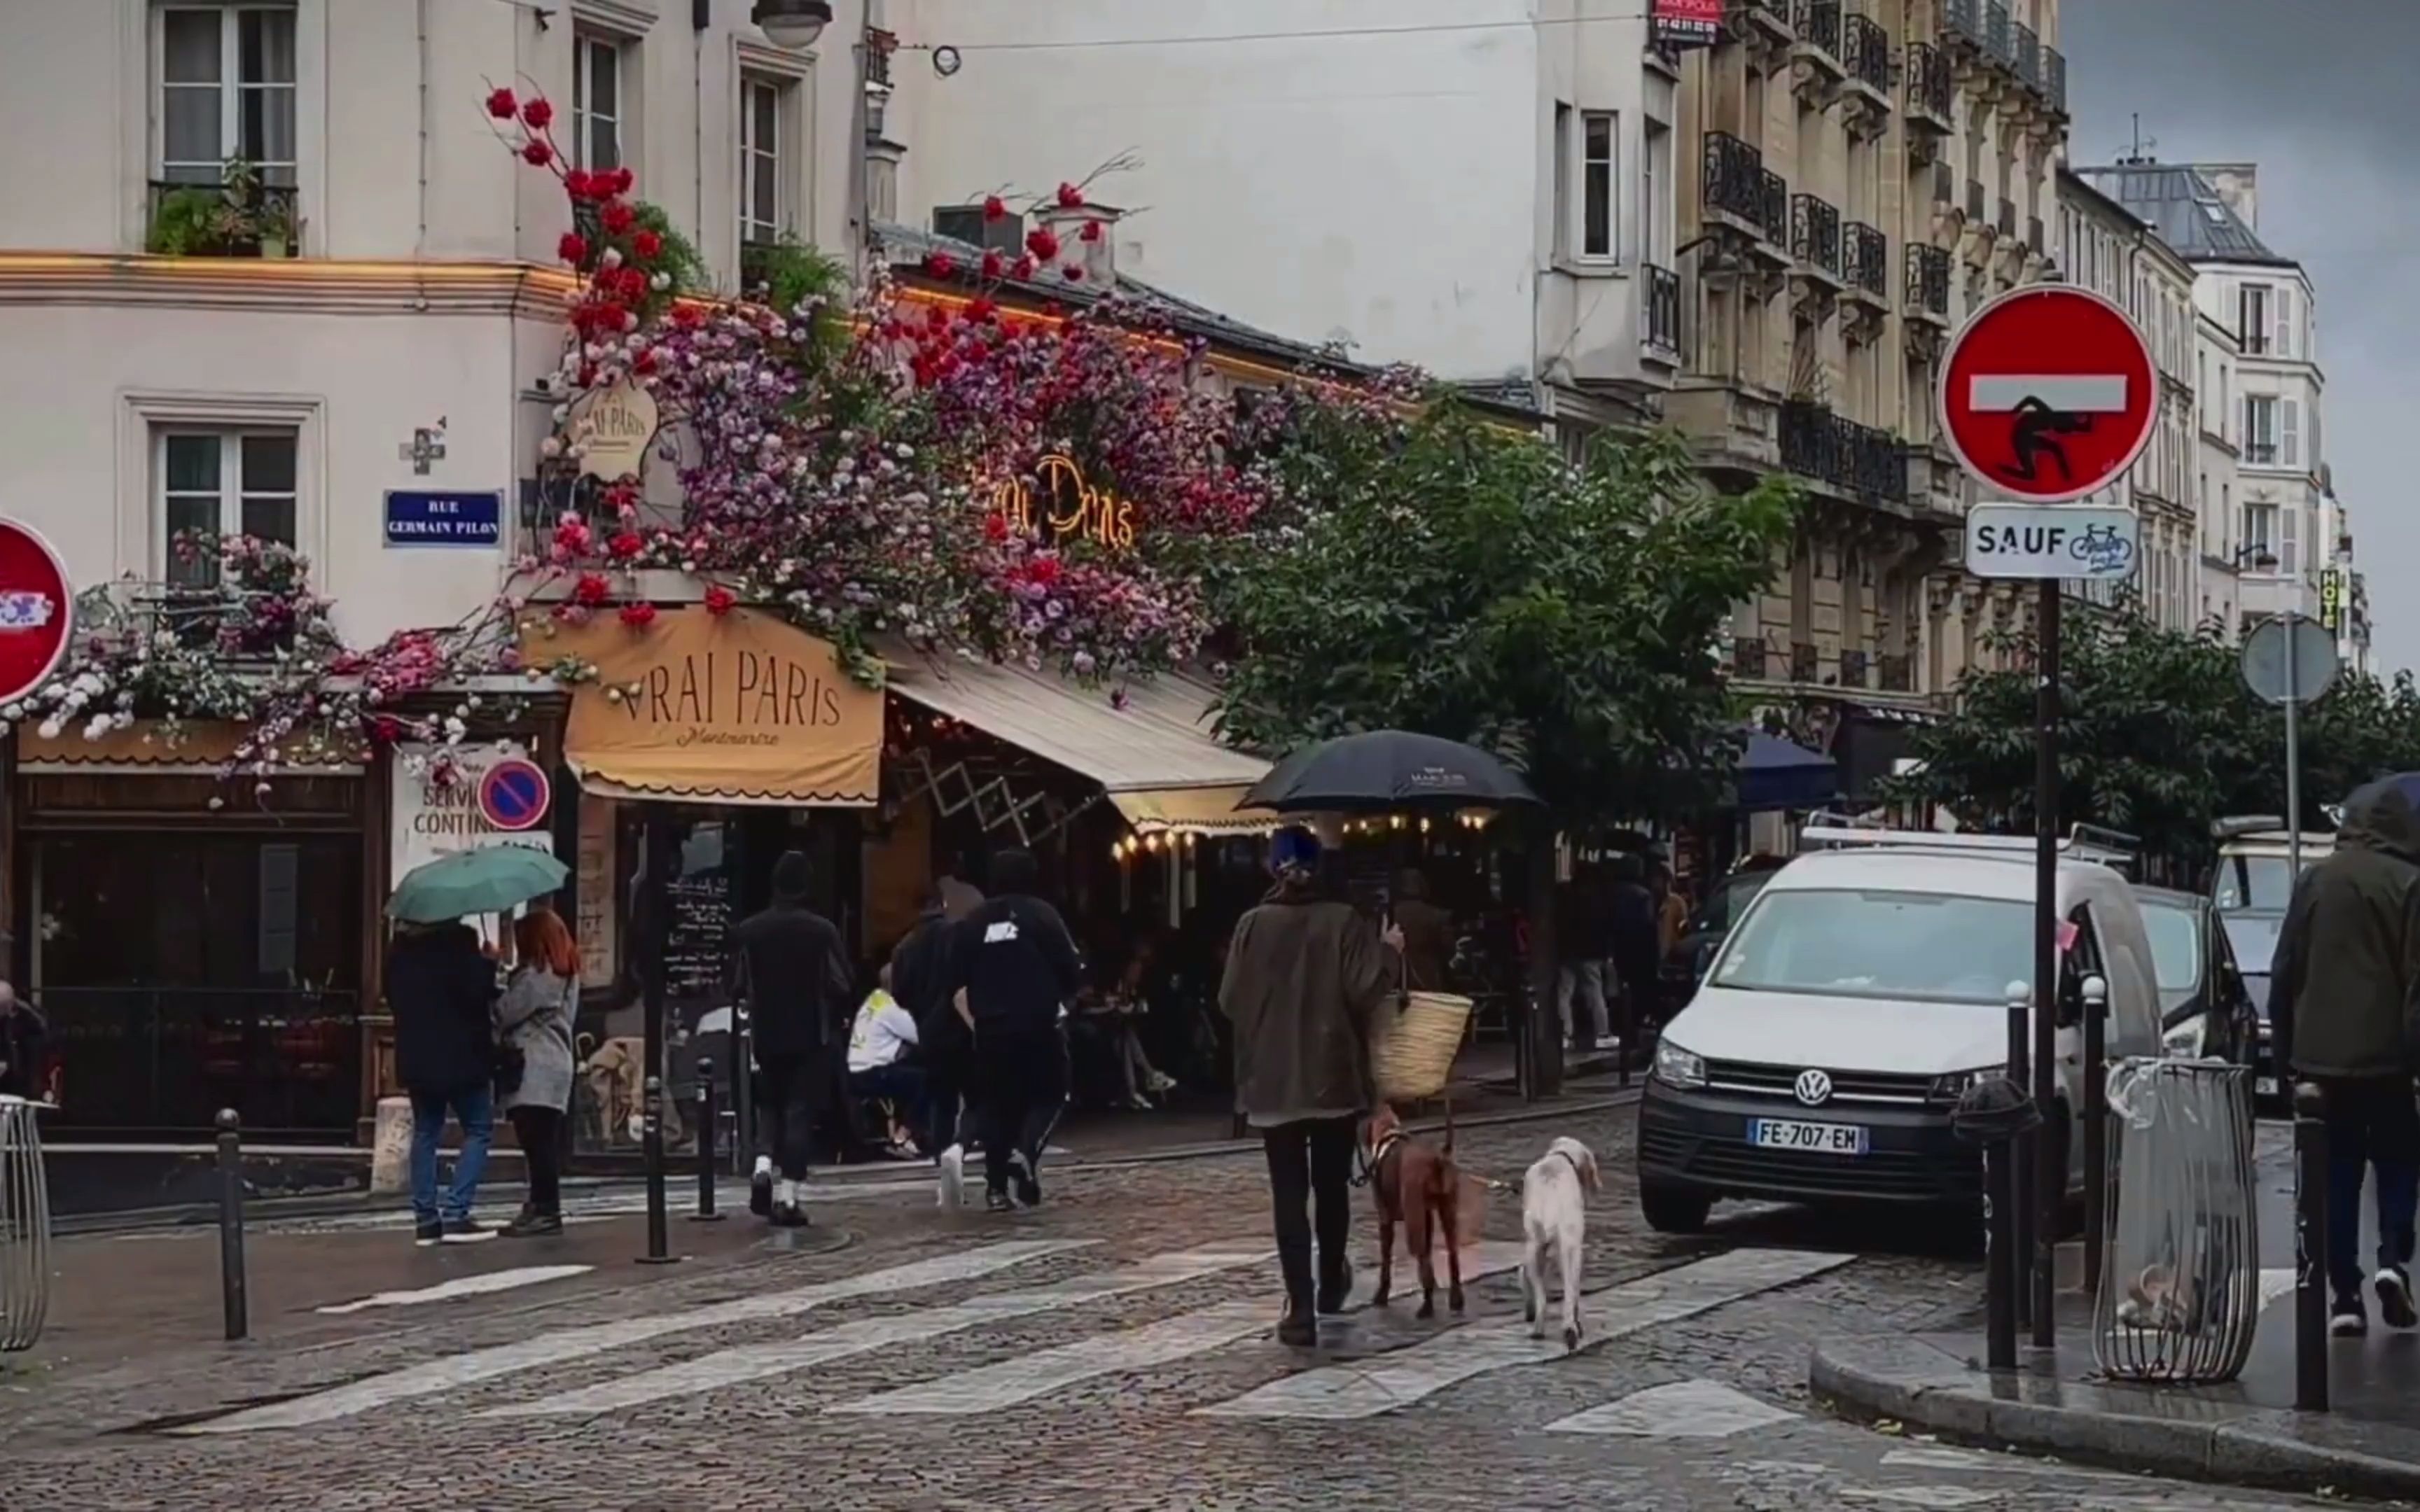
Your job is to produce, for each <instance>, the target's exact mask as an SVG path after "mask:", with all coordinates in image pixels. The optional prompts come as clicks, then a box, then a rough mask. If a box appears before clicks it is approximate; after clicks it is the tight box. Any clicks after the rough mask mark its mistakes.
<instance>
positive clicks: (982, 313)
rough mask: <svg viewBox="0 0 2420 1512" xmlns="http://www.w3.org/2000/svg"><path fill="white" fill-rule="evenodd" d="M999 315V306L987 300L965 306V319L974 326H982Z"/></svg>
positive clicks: (976, 301)
mask: <svg viewBox="0 0 2420 1512" xmlns="http://www.w3.org/2000/svg"><path fill="white" fill-rule="evenodd" d="M999 313H1000V306H999V305H997V304H994V303H992V302H991V301H989V300H982V299H979V300H975V301H971V302H970V303H969V304H968V305H967V319H968V320H969V322H970V323H972V324H975V325H981V324H983V323H984V322H985V321H986V320H988V319H990V318H991V317H992V316H995V315H998V314H999Z"/></svg>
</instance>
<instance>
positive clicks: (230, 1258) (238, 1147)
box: [218, 1108, 252, 1339]
mask: <svg viewBox="0 0 2420 1512" xmlns="http://www.w3.org/2000/svg"><path fill="white" fill-rule="evenodd" d="M218 1126H219V1291H220V1300H221V1302H222V1304H224V1307H225V1313H226V1336H227V1337H228V1338H230V1339H240V1338H242V1337H243V1336H244V1335H246V1334H248V1333H250V1332H251V1329H252V1318H251V1308H250V1306H249V1303H248V1299H247V1298H246V1296H245V1287H244V1271H243V1135H242V1134H241V1133H240V1129H241V1126H242V1120H241V1119H238V1118H237V1117H236V1113H235V1109H233V1108H221V1109H219V1117H218Z"/></svg>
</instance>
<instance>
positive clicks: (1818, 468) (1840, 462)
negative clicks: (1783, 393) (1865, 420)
mask: <svg viewBox="0 0 2420 1512" xmlns="http://www.w3.org/2000/svg"><path fill="white" fill-rule="evenodd" d="M1780 428H1781V436H1780V440H1781V465H1782V466H1783V467H1786V468H1788V469H1789V470H1790V471H1792V472H1796V473H1799V474H1801V475H1802V476H1805V477H1809V478H1819V479H1821V480H1823V482H1825V483H1828V484H1831V485H1832V486H1835V487H1837V488H1840V489H1842V490H1844V491H1846V492H1849V493H1854V494H1856V495H1858V496H1860V497H1863V498H1877V499H1890V500H1896V501H1902V502H1904V501H1905V500H1906V499H1907V459H1906V457H1905V456H1904V455H1902V454H1901V453H1900V445H1899V439H1898V438H1897V437H1895V436H1893V435H1891V434H1890V433H1889V432H1888V431H1883V430H1876V429H1875V428H1874V427H1872V426H1871V425H1860V424H1857V423H1856V422H1855V421H1854V420H1849V419H1846V418H1844V417H1842V416H1839V415H1836V414H1834V413H1833V412H1832V411H1831V410H1830V409H1828V408H1826V407H1825V406H1823V405H1821V404H1817V403H1815V402H1813V401H1812V400H1807V399H1792V400H1790V401H1788V402H1787V403H1785V404H1783V405H1782V407H1781V427H1780Z"/></svg>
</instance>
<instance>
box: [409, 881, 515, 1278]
mask: <svg viewBox="0 0 2420 1512" xmlns="http://www.w3.org/2000/svg"><path fill="white" fill-rule="evenodd" d="M386 1000H387V1007H388V1009H389V1010H390V1011H392V1012H393V1013H394V1014H395V1068H396V1079H397V1080H399V1081H400V1082H402V1084H403V1089H404V1090H405V1091H406V1092H408V1093H410V1094H411V1215H412V1218H413V1220H414V1223H413V1229H412V1238H413V1242H416V1243H421V1244H435V1243H438V1242H444V1243H448V1244H463V1243H469V1242H473V1241H474V1240H481V1239H492V1238H493V1237H495V1236H494V1231H493V1230H491V1229H488V1228H483V1227H480V1226H479V1225H478V1224H477V1223H475V1222H473V1220H472V1217H471V1204H472V1202H473V1199H474V1198H476V1197H477V1196H478V1193H479V1177H480V1174H481V1173H482V1172H483V1171H485V1170H486V1169H487V1165H488V1140H489V1135H490V1134H493V1133H494V1131H495V1118H496V1102H495V1075H496V1038H495V1028H494V1025H493V1022H492V1021H491V1020H490V1018H489V1008H490V1005H492V1004H493V1003H494V1002H495V1000H496V964H495V963H494V962H493V961H491V960H489V958H488V955H487V953H486V952H485V951H484V950H482V949H480V948H479V936H478V934H477V933H475V932H473V930H472V929H471V927H470V926H469V925H467V924H464V923H463V922H461V921H460V920H459V919H456V920H452V921H450V922H447V923H442V924H405V925H403V926H401V927H400V928H399V929H398V930H397V931H396V937H395V945H394V948H393V949H390V950H389V951H388V952H387V961H386ZM449 1112H450V1113H452V1114H453V1116H454V1118H455V1119H456V1121H458V1123H460V1124H461V1125H462V1149H461V1151H460V1152H459V1153H458V1154H457V1155H456V1156H455V1157H454V1180H453V1182H452V1184H451V1185H449V1186H447V1187H446V1189H445V1190H444V1192H443V1193H442V1194H441V1193H440V1192H439V1191H438V1190H437V1143H438V1140H439V1139H440V1138H441V1137H442V1136H443V1134H444V1133H445V1116H446V1114H447V1113H449Z"/></svg>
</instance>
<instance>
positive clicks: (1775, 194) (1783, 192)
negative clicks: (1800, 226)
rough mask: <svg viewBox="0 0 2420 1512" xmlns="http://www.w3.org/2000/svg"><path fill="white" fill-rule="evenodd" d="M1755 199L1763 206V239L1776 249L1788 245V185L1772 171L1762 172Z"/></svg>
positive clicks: (1767, 169)
mask: <svg viewBox="0 0 2420 1512" xmlns="http://www.w3.org/2000/svg"><path fill="white" fill-rule="evenodd" d="M1757 197H1758V198H1759V199H1760V200H1761V201H1762V202H1763V205H1764V239H1766V240H1767V241H1770V242H1772V243H1773V244H1774V245H1775V246H1776V247H1786V246H1788V245H1790V185H1789V182H1788V181H1787V180H1785V179H1784V178H1783V177H1781V175H1779V174H1777V173H1775V172H1774V171H1773V170H1772V169H1770V168H1766V169H1764V170H1762V176H1761V177H1760V178H1759V179H1758V189H1757Z"/></svg>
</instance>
